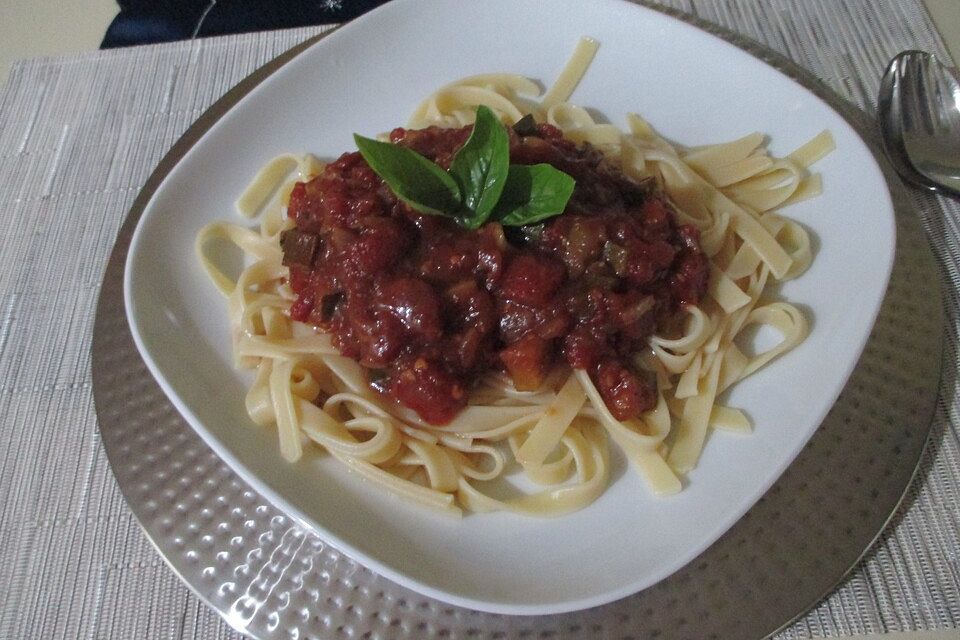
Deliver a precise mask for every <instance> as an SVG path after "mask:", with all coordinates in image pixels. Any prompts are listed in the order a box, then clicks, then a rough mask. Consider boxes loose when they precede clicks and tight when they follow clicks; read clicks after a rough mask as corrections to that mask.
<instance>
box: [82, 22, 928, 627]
mask: <svg viewBox="0 0 960 640" xmlns="http://www.w3.org/2000/svg"><path fill="white" fill-rule="evenodd" d="M657 9H658V10H661V11H663V9H662V8H659V7H658V8H657ZM666 12H667V13H670V14H671V15H674V16H675V17H677V18H679V19H682V20H685V21H687V22H691V23H692V24H695V25H696V26H698V27H700V28H701V29H704V30H706V31H709V32H711V33H713V34H714V35H718V36H720V37H722V38H724V39H725V40H727V41H729V42H731V43H733V44H735V45H737V46H739V47H741V48H742V49H745V50H746V51H748V52H749V53H751V54H752V55H754V56H756V57H758V58H760V59H762V60H764V61H765V62H767V63H768V64H770V65H772V66H774V67H775V68H777V69H778V70H780V71H781V72H783V73H785V74H786V75H788V76H790V77H791V78H793V79H795V80H796V81H798V82H799V83H801V84H802V85H804V86H805V87H806V88H807V89H809V90H811V91H812V92H813V93H815V94H816V95H818V96H819V97H821V98H822V99H824V100H825V101H827V102H828V103H829V104H830V105H831V106H832V107H833V108H834V109H835V110H836V111H838V112H839V113H840V114H841V115H843V116H844V117H845V118H846V119H847V120H848V121H849V122H850V123H851V124H852V125H853V126H854V127H855V128H856V129H857V130H858V131H859V132H860V133H861V135H862V136H863V137H864V139H865V140H866V141H867V143H868V144H869V145H870V146H871V148H872V149H873V150H874V155H875V156H876V157H877V159H878V161H879V162H880V163H881V166H883V167H884V171H885V172H886V175H887V181H888V184H889V185H890V190H891V193H892V194H893V197H894V202H895V207H896V212H897V216H896V217H897V249H896V258H895V262H894V267H893V274H892V276H891V280H890V285H889V287H888V290H887V295H886V298H885V300H884V303H883V306H882V308H881V311H880V315H879V318H878V319H877V323H876V326H875V327H874V329H873V332H872V334H871V336H870V339H869V341H868V344H867V347H866V350H865V351H864V353H863V356H862V357H861V359H860V361H859V363H858V364H857V367H856V369H855V371H854V373H853V375H852V377H851V378H850V380H849V381H848V383H847V385H846V387H845V388H844V390H843V392H842V394H841V395H840V398H839V399H838V400H837V403H836V405H835V406H834V407H833V409H832V410H831V412H830V413H829V415H828V416H827V418H826V419H825V420H824V422H823V424H822V425H821V426H820V428H819V429H818V431H817V432H816V433H815V435H814V436H813V438H812V439H811V440H810V442H809V444H808V445H807V446H806V448H805V449H804V450H803V452H802V453H801V454H800V456H799V457H798V458H797V459H796V460H795V461H794V463H793V464H792V465H791V466H790V467H789V469H788V470H787V471H786V472H785V473H784V475H783V476H782V477H781V478H780V479H779V480H778V481H777V483H776V484H775V485H774V486H773V488H772V489H771V490H770V491H769V492H768V493H767V494H766V495H765V496H764V497H763V498H762V499H761V500H760V501H759V502H758V503H757V504H756V505H755V506H754V507H753V508H752V509H751V510H750V511H749V512H748V513H747V514H746V515H745V516H744V517H743V518H742V519H741V520H740V521H739V522H738V523H737V524H736V525H735V526H734V527H733V528H732V529H730V531H728V532H727V533H726V534H725V535H724V536H723V537H722V538H721V539H720V540H718V541H717V542H716V543H715V544H714V545H713V546H711V547H710V548H709V549H707V551H705V552H704V553H703V554H701V555H700V556H699V557H698V558H697V559H695V560H694V561H693V562H691V563H690V564H688V565H687V566H686V567H684V568H683V569H681V570H680V571H678V572H677V573H675V574H674V575H672V576H670V577H669V578H667V579H665V580H663V581H661V582H660V583H658V584H657V585H655V586H653V587H651V588H649V589H647V590H645V591H642V592H640V593H638V594H635V595H633V596H630V597H628V598H625V599H623V600H620V601H618V602H614V603H611V604H609V605H605V606H602V607H597V608H594V609H589V610H586V611H580V612H574V613H569V614H562V615H554V616H541V617H511V616H502V615H494V614H486V613H480V612H476V611H469V610H466V609H461V608H457V607H453V606H450V605H446V604H444V603H441V602H438V601H436V600H432V599H430V598H427V597H425V596H422V595H419V594H417V593H415V592H412V591H410V590H407V589H405V588H403V587H400V586H398V585H396V584H394V583H392V582H390V581H388V580H387V579H385V578H382V577H380V576H378V575H376V574H374V573H373V572H371V571H369V570H367V569H366V568H364V567H362V566H360V565H358V564H357V563H355V562H354V561H353V560H351V559H350V558H349V557H347V556H345V555H343V554H341V553H339V552H338V551H337V550H336V549H334V548H332V547H331V546H330V545H328V544H326V543H325V542H324V541H323V540H322V539H320V538H319V537H318V536H317V535H316V534H315V533H314V532H312V531H311V530H309V529H305V528H304V527H302V526H301V525H299V524H298V523H297V522H295V521H294V520H293V519H292V518H290V517H288V516H287V515H285V514H284V513H283V512H282V511H280V510H279V509H278V508H276V507H275V506H273V505H272V504H270V503H269V502H268V501H267V500H266V499H265V498H263V497H262V496H260V495H259V494H257V493H256V492H255V491H254V490H253V489H251V488H250V487H249V486H248V485H247V484H246V483H245V482H244V481H242V480H241V479H240V478H239V476H237V475H236V474H235V473H234V472H233V471H232V470H231V469H230V468H229V467H228V466H227V465H226V464H225V463H224V462H223V461H222V460H220V459H219V458H218V457H217V456H216V455H215V454H214V453H213V452H212V451H211V450H210V449H209V448H208V447H207V446H206V445H205V444H204V443H203V442H202V441H201V440H200V438H199V437H198V436H197V435H196V434H195V433H194V432H193V430H192V429H191V428H190V427H189V426H188V425H187V423H186V422H185V421H184V420H183V419H182V418H181V417H180V415H179V414H178V413H177V412H176V410H175V409H174V408H173V406H172V405H171V404H170V403H169V401H168V400H167V398H166V396H165V395H164V394H163V392H162V391H161V390H160V388H159V386H157V384H156V383H155V382H154V380H153V378H152V377H151V375H150V373H149V371H148V370H147V368H146V366H145V365H144V364H143V362H142V360H141V359H140V356H139V354H138V353H137V350H136V348H135V346H134V344H133V341H132V339H131V336H130V332H129V329H128V326H127V322H126V318H125V313H124V304H123V278H122V276H123V266H124V262H125V260H126V255H127V249H128V247H129V242H130V237H131V235H132V233H133V229H134V227H135V226H136V223H137V221H138V220H139V218H140V215H141V214H142V211H143V208H144V206H145V205H146V203H147V202H148V200H149V199H150V196H151V195H152V194H153V192H154V191H155V189H156V188H157V186H158V185H159V184H160V182H161V181H162V179H163V177H164V176H165V175H166V174H167V173H168V172H169V171H170V169H171V168H172V167H173V166H174V165H175V164H176V163H177V162H178V161H179V159H180V158H181V157H182V156H183V154H184V153H185V152H186V151H187V150H188V149H189V148H190V147H191V146H192V145H193V144H194V143H195V142H196V140H197V139H199V137H200V136H201V135H202V134H203V132H205V131H206V130H207V129H208V128H209V127H210V126H211V125H212V124H213V123H214V122H216V121H217V120H218V119H219V118H220V117H221V116H222V115H223V113H225V112H226V111H227V110H228V109H229V108H230V107H231V106H232V105H233V104H235V103H236V102H237V100H239V99H240V98H241V97H242V96H243V95H245V94H246V93H247V92H249V91H250V90H251V89H252V88H253V87H254V86H256V84H258V83H259V82H261V81H262V80H263V79H264V78H266V77H267V76H269V75H270V74H271V73H273V72H274V71H275V70H276V69H278V68H279V67H280V66H282V65H283V64H284V63H286V62H287V61H289V60H290V59H292V58H293V57H295V56H296V55H297V54H298V53H300V52H301V51H303V50H304V49H305V48H307V47H308V46H309V45H310V44H313V42H315V41H316V40H317V39H319V37H321V36H317V37H316V38H313V39H311V40H309V41H307V42H305V43H303V44H302V45H299V46H297V47H295V48H293V49H291V50H290V51H288V52H287V53H285V54H283V55H282V56H280V57H279V58H277V59H276V60H274V61H273V62H271V63H269V64H267V65H266V66H265V67H263V68H261V69H260V70H258V71H257V72H255V73H254V74H252V75H251V76H250V77H248V78H247V79H246V80H244V81H243V82H241V83H240V84H239V85H237V87H235V88H234V89H233V90H231V91H230V92H228V93H227V94H226V95H225V96H224V97H223V98H221V99H220V100H219V101H218V102H217V103H215V104H214V105H213V106H212V107H211V108H210V109H209V110H208V111H207V112H206V113H205V114H204V115H203V116H201V118H200V119H199V120H198V121H197V122H196V123H195V124H194V125H193V126H192V127H191V128H190V129H189V130H188V131H187V133H186V134H184V136H183V137H182V138H181V139H180V140H179V141H178V142H177V144H176V145H175V146H174V147H173V149H172V150H171V151H170V152H169V153H168V154H167V156H166V157H165V158H164V159H163V161H162V162H161V163H160V165H159V166H158V167H157V169H156V171H155V172H154V173H153V175H152V176H151V177H150V179H149V180H148V181H147V183H146V185H145V186H144V188H143V190H142V192H141V193H140V195H139V197H138V198H137V200H136V202H135V203H134V205H133V207H132V208H131V211H130V213H129V214H128V216H127V219H126V221H125V223H124V225H123V227H122V229H121V230H120V233H119V237H118V239H117V242H116V245H115V247H114V250H113V253H112V255H111V258H110V262H109V265H108V267H107V270H106V273H105V276H104V281H103V287H102V290H101V294H100V300H99V303H98V307H97V316H96V324H95V327H94V338H93V348H92V356H93V387H94V398H95V401H96V410H97V417H98V420H99V426H100V432H101V435H102V439H103V445H104V448H105V449H106V452H107V456H108V458H109V460H110V464H111V466H112V468H113V472H114V474H115V475H116V478H117V482H118V483H119V485H120V488H121V490H122V491H123V495H124V497H125V498H126V500H127V503H128V504H129V506H130V508H131V509H132V510H133V512H134V514H135V515H136V517H137V519H138V520H139V521H140V524H141V525H142V527H143V529H144V531H145V533H146V534H147V536H148V537H149V538H150V540H151V541H152V542H153V543H154V545H156V547H157V549H158V551H159V552H160V554H161V555H162V556H163V557H164V559H165V560H166V561H167V562H168V563H169V565H170V566H171V568H172V569H173V570H174V571H175V572H176V573H177V574H178V575H179V576H180V578H181V579H182V580H183V581H184V582H185V583H186V584H188V585H189V586H190V587H191V588H192V589H193V590H194V591H195V592H196V593H197V595H198V596H199V597H200V598H202V599H203V600H204V601H205V602H206V603H207V604H209V605H210V606H211V607H213V608H214V609H215V610H216V611H217V612H219V613H220V614H221V615H222V616H223V617H224V619H225V620H226V621H227V622H228V623H229V624H230V625H231V626H233V627H234V628H235V629H237V630H238V631H241V632H243V633H246V634H248V635H250V636H252V637H255V638H262V639H267V638H298V639H299V638H332V637H350V638H361V637H362V638H434V637H436V638H474V639H487V638H489V639H494V638H507V637H530V638H533V637H536V638H542V637H565V638H566V637H569V638H578V637H583V638H595V637H609V638H613V637H616V638H640V637H643V638H647V637H661V638H690V639H694V638H697V639H699V638H718V639H719V638H724V639H725V638H742V639H747V638H762V637H765V636H767V635H770V634H772V633H774V632H775V631H777V630H778V629H780V628H782V627H783V626H785V625H786V624H788V623H790V622H791V621H792V620H794V619H795V618H796V617H797V616H799V615H801V614H802V613H803V612H804V611H806V610H807V609H809V608H810V607H811V606H813V605H814V604H815V603H816V602H817V601H818V600H820V598H822V597H823V596H824V595H826V594H827V593H828V592H829V591H830V590H831V589H833V588H834V587H835V586H836V584H837V583H838V582H839V581H840V580H841V579H842V578H843V577H844V576H845V575H846V574H847V573H848V571H849V570H850V569H851V568H852V567H853V566H854V565H855V564H856V563H857V562H858V560H859V559H860V558H861V556H862V554H863V553H864V552H865V551H866V550H867V549H868V548H869V547H870V546H871V544H872V542H873V541H874V540H875V539H876V537H877V536H878V535H879V532H880V531H881V530H882V529H883V527H884V526H885V525H886V523H887V521H888V520H889V519H890V518H891V517H892V515H893V513H894V512H895V511H896V509H897V507H898V505H899V503H900V501H901V500H902V497H903V495H904V493H905V491H906V489H907V487H908V486H909V483H910V481H911V480H912V478H913V476H914V474H915V472H916V469H917V465H918V463H919V459H920V455H921V453H922V452H923V448H924V446H925V443H926V440H927V436H928V433H929V425H930V419H931V416H932V413H933V408H934V404H935V401H936V397H937V389H938V381H939V373H940V352H941V350H940V348H941V338H942V308H941V304H940V298H939V296H938V295H936V294H931V292H930V289H929V283H931V282H936V281H937V271H936V265H935V262H934V260H933V258H932V255H931V253H930V250H929V248H928V245H927V241H926V238H925V236H924V234H923V231H922V229H921V227H920V224H919V220H918V218H917V217H916V215H915V214H914V212H913V211H912V208H911V204H910V201H909V198H908V197H907V195H906V194H905V192H904V189H903V187H902V186H901V184H900V183H899V181H898V180H897V179H896V178H895V177H894V174H893V173H892V172H891V171H889V167H888V166H887V165H886V162H885V160H884V159H883V158H882V157H881V155H880V153H879V151H878V149H879V147H878V145H877V141H876V139H875V134H874V133H873V128H872V126H871V124H870V121H869V120H868V119H867V118H866V116H864V114H862V113H861V112H860V111H859V110H857V109H855V108H853V107H852V106H850V105H849V104H848V103H846V102H845V101H843V99H842V98H840V97H839V96H837V95H836V94H834V93H833V92H831V91H830V90H829V89H827V88H826V87H825V86H823V85H822V84H820V83H819V82H818V81H817V79H816V78H815V77H814V76H812V75H811V74H810V73H808V72H807V71H805V70H803V69H801V68H800V67H798V66H797V65H795V64H794V63H792V62H791V61H789V60H787V59H786V58H784V57H783V56H780V55H779V54H776V53H774V52H772V51H770V50H768V49H766V48H764V47H762V46H761V45H759V44H757V43H755V42H752V41H749V40H746V39H745V38H743V37H741V36H738V35H736V34H733V33H732V32H729V31H727V30H725V29H722V28H720V27H717V26H716V25H712V24H709V23H706V22H703V21H699V20H697V19H695V18H691V17H689V16H686V15H684V14H680V13H676V12H672V11H666ZM917 283H926V285H927V286H917ZM851 304H856V301H854V300H852V301H851ZM824 366H830V362H829V356H827V357H826V358H824Z"/></svg>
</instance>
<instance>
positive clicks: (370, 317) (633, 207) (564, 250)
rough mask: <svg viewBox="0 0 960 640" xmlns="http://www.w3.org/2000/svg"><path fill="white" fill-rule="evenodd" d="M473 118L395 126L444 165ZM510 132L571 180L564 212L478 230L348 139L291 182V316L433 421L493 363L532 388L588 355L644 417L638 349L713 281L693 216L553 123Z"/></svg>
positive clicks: (611, 391) (644, 384) (527, 154)
mask: <svg viewBox="0 0 960 640" xmlns="http://www.w3.org/2000/svg"><path fill="white" fill-rule="evenodd" d="M470 130H471V129H470V127H465V128H462V129H440V128H436V127H431V128H428V129H423V130H406V129H395V130H394V131H393V132H392V133H391V136H390V137H391V140H392V141H393V142H394V143H396V144H401V145H405V146H407V147H409V148H411V149H413V150H415V151H417V152H419V153H420V154H422V155H424V156H426V157H428V158H430V159H431V160H433V161H435V162H436V163H437V164H439V165H440V166H442V167H444V168H447V167H449V164H450V162H451V160H452V158H453V155H454V154H455V153H456V151H457V150H458V149H459V148H460V147H461V146H462V145H463V143H464V142H465V141H466V140H467V138H468V137H469V135H470ZM509 133H510V161H511V163H513V164H536V163H542V162H545V163H549V164H551V165H553V166H555V167H556V168H558V169H560V170H561V171H564V172H566V173H568V174H570V175H571V176H573V178H574V179H575V180H576V187H575V189H574V193H573V195H572V197H571V199H570V201H569V203H568V205H567V208H566V210H565V212H564V213H563V214H562V215H559V216H555V217H553V218H550V219H548V220H546V221H544V222H543V223H541V224H537V225H531V226H527V227H501V225H500V224H498V223H496V222H490V223H487V224H485V225H484V226H483V227H481V228H480V229H478V230H476V231H470V230H467V229H464V228H462V227H459V226H458V225H457V224H455V223H454V222H453V221H452V220H451V219H448V218H444V217H440V216H432V215H425V214H421V213H418V212H416V211H414V210H413V209H411V208H410V207H408V206H407V205H406V204H404V203H403V202H401V201H399V200H398V199H397V198H396V196H395V195H394V194H393V192H392V191H391V190H390V188H389V187H388V186H387V185H386V184H385V183H384V182H383V180H381V179H380V177H379V176H378V175H377V174H376V173H374V171H373V170H372V169H371V168H370V167H369V166H368V165H367V164H366V162H365V161H364V160H363V158H362V156H361V155H360V154H359V153H357V152H354V153H345V154H343V155H342V156H341V157H340V158H339V159H337V160H336V161H335V162H332V163H330V164H328V165H327V166H326V168H325V169H324V171H323V173H321V174H320V175H318V176H316V177H315V178H313V179H311V180H310V181H308V182H305V183H298V184H297V185H296V186H295V188H294V189H293V192H292V194H291V196H290V204H289V209H288V215H289V216H290V217H291V218H292V219H293V220H295V221H296V228H295V229H293V230H291V231H288V232H286V233H285V234H284V236H283V238H282V246H283V250H284V262H285V264H287V265H288V266H289V267H290V284H291V286H292V288H293V290H294V292H295V293H296V294H297V299H296V301H295V302H294V304H293V306H292V307H291V309H290V315H291V317H292V318H293V319H295V320H299V321H302V322H306V323H309V324H312V325H314V326H316V327H318V328H320V329H322V330H323V331H326V332H329V333H330V334H332V336H333V340H334V344H335V345H336V346H337V348H338V349H339V350H340V352H341V353H342V354H343V355H345V356H349V357H351V358H354V359H356V360H357V361H359V362H360V364H361V365H363V366H364V367H365V368H366V369H367V370H368V374H369V379H370V383H371V384H372V385H373V386H374V387H375V388H377V389H378V390H379V391H380V392H382V393H383V394H386V395H387V396H389V397H390V398H392V399H394V400H396V401H398V402H399V403H401V404H402V405H404V406H407V407H410V408H411V409H413V410H414V411H416V412H417V414H419V415H420V416H421V417H422V418H423V419H424V420H426V421H427V422H429V423H431V424H437V425H442V424H445V423H447V422H449V421H450V420H452V419H453V417H454V416H456V414H457V413H458V412H459V411H460V410H461V409H462V408H463V407H464V406H465V405H466V403H467V396H468V393H469V388H470V386H471V383H472V381H474V380H476V379H477V378H478V377H479V376H480V375H482V374H483V373H485V372H487V371H490V370H495V369H500V370H503V371H505V372H506V373H507V374H509V375H510V376H511V378H512V380H513V382H514V385H515V386H516V388H517V389H520V390H532V389H536V388H537V387H539V386H540V384H541V383H542V382H543V381H544V379H545V377H546V375H547V374H548V373H549V372H550V371H551V370H552V369H553V368H554V367H555V366H558V365H562V364H566V365H569V366H570V367H575V368H583V369H586V370H587V371H588V372H589V374H590V376H591V379H592V380H593V381H594V383H595V384H596V385H597V388H598V389H599V391H600V393H601V395H602V396H603V398H604V400H605V402H606V404H607V406H608V407H609V409H610V410H611V412H612V413H613V415H614V416H616V417H617V418H618V419H621V420H625V419H629V418H633V417H636V416H638V415H639V414H640V413H641V412H643V411H645V410H648V409H650V408H652V407H653V406H654V404H655V402H656V388H655V381H654V380H653V379H652V378H651V376H649V375H648V374H646V373H644V372H642V371H640V370H639V369H638V368H637V367H636V366H635V364H634V360H633V358H634V356H635V354H637V353H642V352H644V351H646V350H647V349H649V347H648V345H647V340H648V338H649V336H650V335H651V334H652V333H653V332H655V331H657V330H658V328H659V329H660V330H663V328H664V327H666V326H668V325H670V324H675V322H676V320H677V317H678V316H679V315H680V313H681V311H682V307H683V305H685V304H697V303H698V302H699V301H700V299H701V298H702V296H703V295H704V294H705V292H706V287H707V276H708V262H707V259H706V257H705V256H704V254H703V252H702V251H701V249H700V246H699V235H698V232H697V229H696V228H694V227H691V226H684V225H678V224H677V222H676V221H675V217H674V215H673V214H672V213H671V210H670V205H669V204H668V203H667V202H666V201H665V200H664V199H663V198H662V197H661V196H660V195H658V193H657V189H656V186H655V185H654V184H653V181H652V180H651V181H648V182H644V183H638V182H636V181H634V180H632V179H630V178H628V177H627V176H626V175H624V174H623V173H622V172H621V171H620V170H619V169H617V168H615V167H614V166H613V165H612V164H610V163H608V162H607V161H606V160H605V159H604V157H603V154H602V153H601V152H600V151H599V150H597V149H596V148H593V147H591V146H590V145H577V144H575V143H573V142H572V141H570V140H568V139H566V138H564V137H563V135H562V133H561V132H560V131H559V130H558V129H556V128H555V127H552V126H550V125H543V124H541V125H538V126H537V127H536V129H535V130H533V131H530V132H529V135H520V134H518V133H517V132H515V131H513V130H510V131H509Z"/></svg>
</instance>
